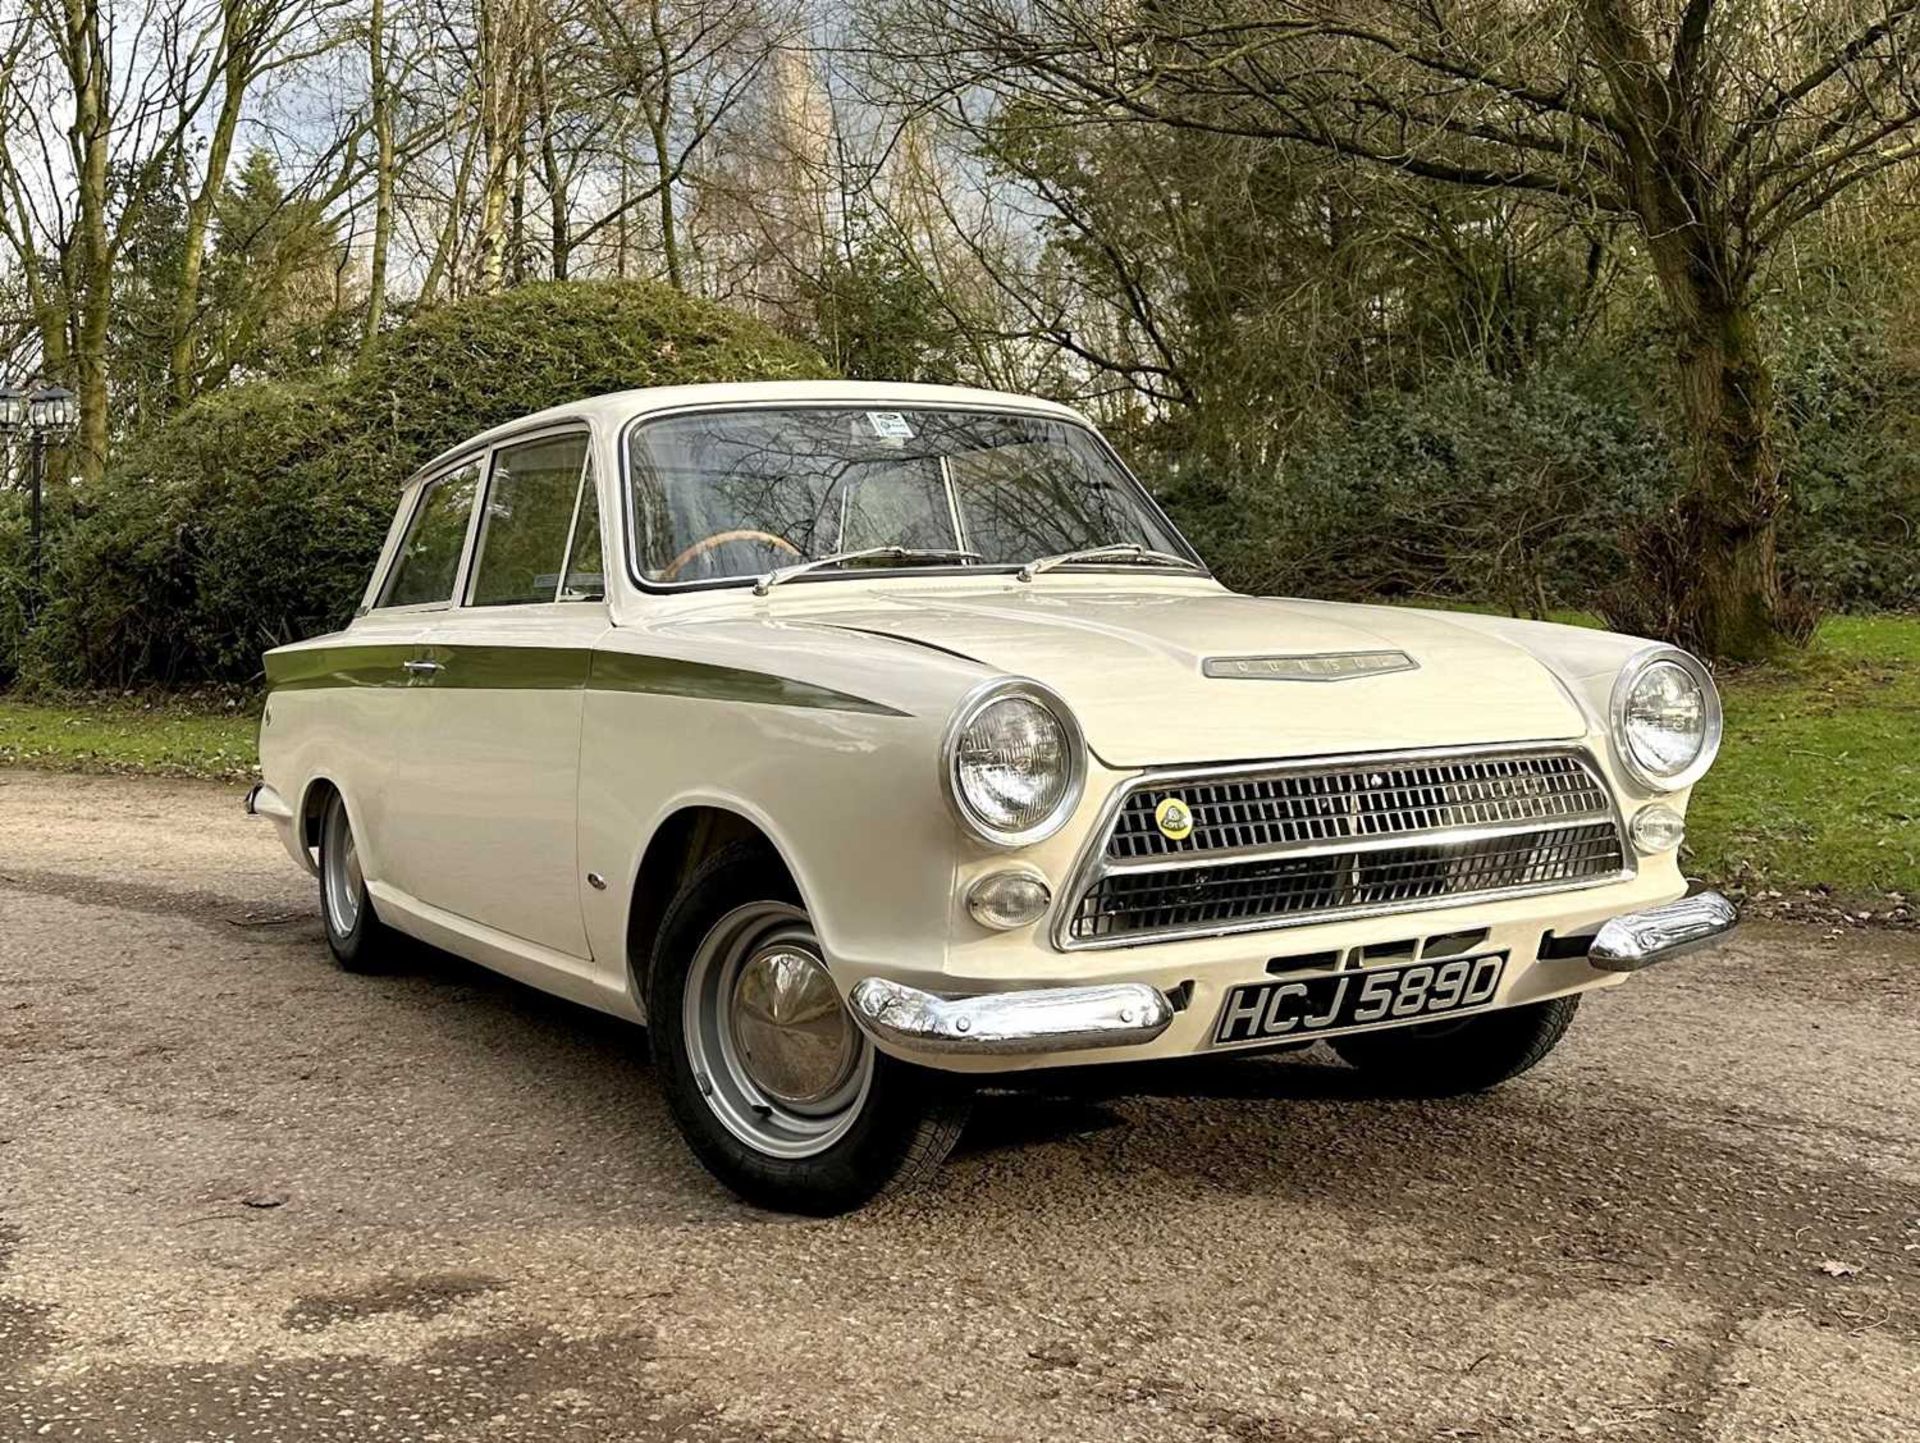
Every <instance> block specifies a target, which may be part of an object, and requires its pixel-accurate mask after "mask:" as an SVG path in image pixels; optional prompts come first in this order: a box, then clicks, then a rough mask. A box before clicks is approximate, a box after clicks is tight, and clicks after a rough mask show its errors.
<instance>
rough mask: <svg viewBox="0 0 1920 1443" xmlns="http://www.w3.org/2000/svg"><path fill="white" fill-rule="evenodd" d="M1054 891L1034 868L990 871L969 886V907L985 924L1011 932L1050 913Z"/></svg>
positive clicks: (982, 923)
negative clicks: (1048, 909) (1030, 870)
mask: <svg viewBox="0 0 1920 1443" xmlns="http://www.w3.org/2000/svg"><path fill="white" fill-rule="evenodd" d="M1052 901H1053V893H1052V892H1051V891H1050V890H1048V888H1047V884H1046V882H1045V881H1044V880H1043V879H1041V878H1039V877H1036V876H1035V875H1034V874H1033V873H1032V872H989V873H988V874H987V875H986V876H984V877H982V878H981V879H980V880H979V881H977V882H975V883H974V884H973V886H972V887H970V888H969V889H968V890H967V910H968V911H969V912H971V913H972V914H973V920H974V921H976V922H978V923H979V924H980V925H981V926H982V927H991V928H992V929H993V930H994V931H996V932H1010V931H1012V930H1013V929H1014V928H1015V927H1025V926H1027V925H1028V924H1029V923H1032V922H1038V921H1039V920H1040V919H1041V918H1042V917H1044V916H1046V915H1047V907H1048V905H1049V904H1051V903H1052Z"/></svg>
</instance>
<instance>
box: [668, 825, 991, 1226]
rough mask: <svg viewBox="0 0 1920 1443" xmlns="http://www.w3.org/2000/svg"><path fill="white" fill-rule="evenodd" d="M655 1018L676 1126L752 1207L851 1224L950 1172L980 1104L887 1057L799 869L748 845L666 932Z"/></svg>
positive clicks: (706, 872)
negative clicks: (862, 1020) (948, 1161)
mask: <svg viewBox="0 0 1920 1443" xmlns="http://www.w3.org/2000/svg"><path fill="white" fill-rule="evenodd" d="M647 1010H648V1015H649V1018H650V1022H651V1031H652V1038H651V1041H652V1049H653V1055H654V1058H655V1061H656V1064H657V1066H658V1069H659V1072H660V1077H661V1083H662V1088H663V1090H664V1091H665V1093H666V1097H667V1102H668V1105H669V1106H671V1107H672V1109H673V1115H674V1120H675V1121H676V1122H678V1123H679V1125H680V1131H681V1132H682V1134H684V1135H685V1137H686V1139H687V1142H688V1144H689V1145H690V1146H691V1147H692V1148H693V1151H694V1154H695V1156H697V1157H698V1158H699V1159H700V1161H701V1162H702V1163H704V1164H705V1165H706V1167H707V1170H708V1171H710V1172H711V1173H712V1174H713V1175H714V1176H715V1177H717V1178H718V1179H719V1180H720V1181H721V1182H722V1183H724V1184H726V1186H727V1187H728V1188H730V1189H732V1191H733V1192H735V1193H736V1194H738V1195H739V1196H740V1197H741V1198H743V1199H745V1200H746V1201H747V1202H750V1203H753V1204H755V1205H756V1206H759V1207H765V1208H773V1209H777V1210H779V1211H783V1212H795V1213H807V1214H811V1215H813V1216H817V1217H824V1216H829V1215H831V1214H834V1213H842V1212H847V1211H850V1210H852V1209H854V1208H857V1207H859V1206H861V1205H862V1204H864V1203H866V1202H868V1201H869V1200H871V1199H872V1198H874V1197H875V1196H877V1195H878V1194H880V1193H881V1192H884V1191H886V1190H887V1189H888V1188H892V1187H900V1186H906V1185H911V1184H912V1183H915V1182H918V1181H920V1180H922V1179H924V1178H926V1177H928V1176H930V1175H931V1174H932V1173H933V1171H934V1170H935V1169H936V1168H937V1167H938V1166H939V1165H940V1162H941V1160H942V1159H943V1158H944V1157H946V1155H947V1153H948V1152H949V1151H951V1150H952V1148H953V1145H954V1143H955V1142H956V1141H957V1140H958V1139H959V1136H960V1129H961V1126H962V1125H963V1124H964V1122H965V1121H966V1114H967V1110H968V1105H969V1099H968V1095H967V1092H966V1089H965V1088H964V1087H962V1086H961V1085H959V1084H958V1083H957V1082H955V1081H954V1080H951V1079H949V1078H947V1077H945V1076H944V1075H942V1074H939V1073H933V1072H928V1071H926V1070H924V1069H921V1068H916V1067H911V1066H908V1065H907V1064H905V1063H902V1062H898V1061H896V1060H895V1059H893V1058H890V1057H888V1056H886V1055H885V1054H884V1053H882V1052H880V1051H879V1050H878V1049H877V1048H876V1047H874V1045H873V1043H872V1042H871V1041H870V1040H869V1039H868V1038H867V1036H866V1034H865V1033H863V1032H862V1031H861V1030H860V1028H859V1026H858V1025H857V1024H856V1023H855V1022H854V1020H853V1018H852V1016H851V1015H850V1014H849V1013H848V1012H847V1009H846V1006H845V1004H844V1003H843V1002H842V1001H841V998H840V994H839V992H838V990H837V989H836V988H835V986H834V984H833V979H832V978H831V977H830V976H829V975H828V973H827V969H826V966H825V964H824V962H823V961H822V959H821V954H820V944H819V942H818V940H817V939H816V938H815V936H814V932H813V927H812V924H811V923H810V922H809V921H808V918H807V914H806V912H805V910H804V909H803V908H802V907H801V906H800V899H799V897H798V896H797V895H796V894H795V892H794V889H793V884H792V882H791V881H790V880H789V879H788V877H787V875H786V872H785V869H784V868H782V867H781V866H780V865H779V864H778V862H777V861H776V860H775V859H773V858H772V857H770V856H769V855H768V854H767V853H766V852H765V851H764V850H762V849H760V848H758V847H753V846H744V845H743V846H735V847H730V848H728V849H727V850H725V851H722V852H719V853H717V854H715V855H714V856H713V857H711V858H709V859H708V860H707V861H706V862H705V863H703V864H702V865H701V866H700V867H699V868H697V869H696V870H695V871H694V873H693V875H692V876H691V877H689V878H688V879H687V882H686V884H685V885H684V886H683V887H682V888H681V889H680V892H679V895H678V896H676V897H675V898H674V900H673V902H672V903H671V904H670V905H669V906H668V908H667V912H666V915H665V917H664V918H663V919H662V920H661V924H660V933H659V937H658V939H657V940H656V942H655V945H654V951H653V958H652V963H651V968H650V982H649V986H648V997H647Z"/></svg>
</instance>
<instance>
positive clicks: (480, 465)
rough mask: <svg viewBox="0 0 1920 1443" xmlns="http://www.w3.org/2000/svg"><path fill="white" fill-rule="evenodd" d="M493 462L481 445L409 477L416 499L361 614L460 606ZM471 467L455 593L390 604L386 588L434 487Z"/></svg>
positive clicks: (455, 578)
mask: <svg viewBox="0 0 1920 1443" xmlns="http://www.w3.org/2000/svg"><path fill="white" fill-rule="evenodd" d="M492 465H493V452H492V450H491V449H490V448H488V447H485V446H481V447H476V448H475V449H474V450H471V451H463V452H461V453H460V454H459V455H458V456H456V457H454V458H453V459H452V460H451V461H449V462H447V464H446V465H444V466H437V467H435V468H434V469H433V470H431V471H424V472H421V473H419V474H417V475H415V476H412V477H410V478H408V480H407V483H406V484H407V486H409V487H411V488H413V500H412V502H411V503H410V504H409V505H408V506H407V507H406V508H405V509H406V515H407V519H406V524H405V525H403V526H402V527H401V528H400V532H399V535H397V536H396V537H395V538H394V541H393V548H392V550H391V552H389V553H388V554H386V555H383V556H382V557H381V559H380V574H379V576H378V578H377V580H376V582H375V584H374V588H373V595H374V597H375V598H376V600H375V601H374V602H373V604H372V605H371V606H369V607H367V608H366V609H365V610H364V611H363V612H362V615H372V614H373V613H375V612H381V613H384V614H386V615H389V616H405V615H406V614H407V613H409V612H417V611H452V610H453V609H455V608H456V607H457V606H458V605H459V597H460V595H461V593H462V588H464V587H465V585H466V581H467V564H468V562H469V561H470V560H471V559H472V555H473V536H474V518H475V517H477V516H478V515H479V514H480V506H481V502H482V501H483V500H484V498H485V496H486V493H487V476H488V472H489V470H490V468H491V467H492ZM469 466H472V467H474V468H475V470H476V475H475V476H474V481H473V500H472V502H471V503H470V504H469V505H468V507H467V527H466V531H465V533H464V534H463V535H462V537H461V541H460V559H459V561H458V562H457V563H456V564H455V566H454V568H453V594H452V595H451V596H449V597H448V598H447V599H446V600H445V601H410V602H407V603H405V604H404V605H400V606H389V605H387V604H386V603H385V602H384V600H381V599H379V598H384V597H385V596H386V594H387V589H388V588H389V587H390V586H392V584H393V580H394V573H395V571H396V570H397V569H398V568H399V565H400V561H401V558H402V557H403V556H405V555H406V550H407V541H408V539H409V538H410V537H412V535H413V528H414V525H415V523H416V522H418V521H419V520H420V517H421V514H422V513H423V512H424V511H425V510H426V507H427V499H428V497H429V496H430V495H431V493H432V491H433V489H434V487H436V486H438V485H440V484H441V483H442V482H444V481H447V480H450V479H451V478H452V477H454V476H455V475H457V474H459V473H460V472H461V471H464V470H465V469H466V468H467V467H469Z"/></svg>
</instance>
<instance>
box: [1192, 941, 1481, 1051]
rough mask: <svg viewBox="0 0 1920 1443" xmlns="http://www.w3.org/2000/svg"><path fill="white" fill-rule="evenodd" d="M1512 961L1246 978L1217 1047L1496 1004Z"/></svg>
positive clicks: (1223, 1020)
mask: <svg viewBox="0 0 1920 1443" xmlns="http://www.w3.org/2000/svg"><path fill="white" fill-rule="evenodd" d="M1506 965H1507V954H1506V953H1505V952H1490V953H1487V954H1486V955H1484V956H1480V957H1453V958H1449V959H1448V960H1446V961H1444V962H1416V963H1413V964H1412V965H1411V966H1407V967H1379V968H1373V969H1370V970H1368V971H1365V972H1326V973H1321V974H1318V975H1316V976H1311V977H1286V978H1276V979H1275V980H1274V981H1272V982H1250V983H1246V984H1244V985H1242V986H1239V987H1235V988H1234V989H1233V990H1232V991H1231V992H1229V993H1228V994H1227V1000H1226V1003H1225V1005H1224V1006H1222V1007H1221V1009H1220V1020H1219V1022H1218V1023H1216V1024H1215V1026H1214V1029H1213V1045H1214V1046H1215V1047H1239V1046H1245V1045H1247V1044H1248V1043H1255V1042H1297V1041H1300V1040H1301V1039H1303V1038H1307V1037H1322V1036H1325V1035H1326V1034H1328V1033H1331V1032H1348V1031H1351V1030H1353V1029H1354V1028H1358V1027H1377V1026H1380V1025H1382V1024H1385V1023H1392V1022H1418V1021H1421V1020H1423V1019H1426V1018H1431V1017H1440V1016H1446V1015H1448V1014H1451V1013H1455V1012H1467V1011H1471V1010H1472V1009H1474V1008H1476V1007H1485V1006H1486V1005H1487V1004H1488V1003H1489V1002H1491V1001H1493V998H1494V994H1495V993H1497V992H1498V991H1499V990H1500V974H1501V973H1502V972H1503V971H1505V970H1506Z"/></svg>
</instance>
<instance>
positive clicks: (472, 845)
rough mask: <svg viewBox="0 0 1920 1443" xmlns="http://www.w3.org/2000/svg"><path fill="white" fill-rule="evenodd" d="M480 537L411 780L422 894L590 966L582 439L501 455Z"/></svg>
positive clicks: (597, 559) (440, 660)
mask: <svg viewBox="0 0 1920 1443" xmlns="http://www.w3.org/2000/svg"><path fill="white" fill-rule="evenodd" d="M472 533H473V534H472V540H471V543H470V554H469V560H468V563H467V566H466V568H465V569H464V571H463V573H462V576H461V580H460V592H459V599H458V604H457V605H455V606H454V607H452V608H451V609H450V610H448V611H446V612H444V613H442V614H441V616H440V617H439V618H437V619H436V622H435V624H434V625H433V626H432V627H431V628H430V630H429V633H428V637H427V642H428V656H429V659H430V661H431V662H432V664H433V666H434V670H433V672H432V673H431V680H430V681H429V683H428V686H427V691H426V707H425V715H424V720H423V723H422V726H421V731H420V734H419V736H418V737H417V738H416V748H415V752H414V757H413V765H412V767H411V768H410V775H409V776H408V777H407V778H406V779H405V780H404V782H403V785H404V787H405V788H406V791H407V797H406V806H407V808H408V810H409V812H410V814H411V820H410V827H411V829H412V832H413V843H412V844H413V846H414V847H415V848H416V849H417V851H418V852H419V855H420V859H421V862H420V865H421V882H420V891H419V893H418V896H419V898H420V900H422V901H424V902H427V903H429V904H430V905H432V906H434V907H437V908H440V909H442V910H444V911H447V912H451V913H454V914H455V915H456V916H458V917H460V918H463V919H465V920H467V921H469V922H475V923H478V924H480V925H481V926H483V927H487V928H491V929H494V930H495V931H499V932H504V933H507V934H508V935H509V936H511V937H514V938H518V939H520V940H522V941H526V942H532V943H534V944H536V945H538V946H540V947H543V948H547V949H550V950H552V951H554V952H559V953H564V954H566V955H567V956H570V957H575V958H581V959H585V958H586V957H587V956H588V948H587V941H586V931H585V928H584V925H583V923H582V920H581V914H580V875H579V870H578V867H577V865H576V859H577V843H576V839H575V836H574V823H575V818H576V816H577V811H578V808H577V801H576V794H577V787H576V782H575V778H576V774H577V771H578V767H579V759H580V722H581V706H582V699H583V696H584V687H585V685H586V679H587V667H588V665H589V662H590V659H591V657H592V654H593V644H594V642H595V640H596V639H598V637H599V636H600V635H601V634H602V633H604V632H605V631H606V630H607V629H608V625H609V622H608V614H607V605H606V601H605V590H604V585H603V580H602V571H601V568H602V562H601V556H600V549H601V544H600V526H599V504H598V500H597V498H596V496H595V494H594V484H593V472H592V464H591V447H590V445H589V438H588V433H587V431H586V430H585V429H584V428H582V427H575V428H573V429H567V430H561V431H557V432H546V433H542V434H536V435H532V436H528V437H526V438H525V439H515V440H513V441H511V442H508V443H506V444H503V445H500V446H498V447H496V448H495V449H494V450H493V452H492V455H491V457H490V458H489V464H488V471H487V481H486V487H485V492H484V499H483V501H482V503H481V505H480V507H479V508H478V511H477V513H476V516H475V520H474V525H473V528H472Z"/></svg>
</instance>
